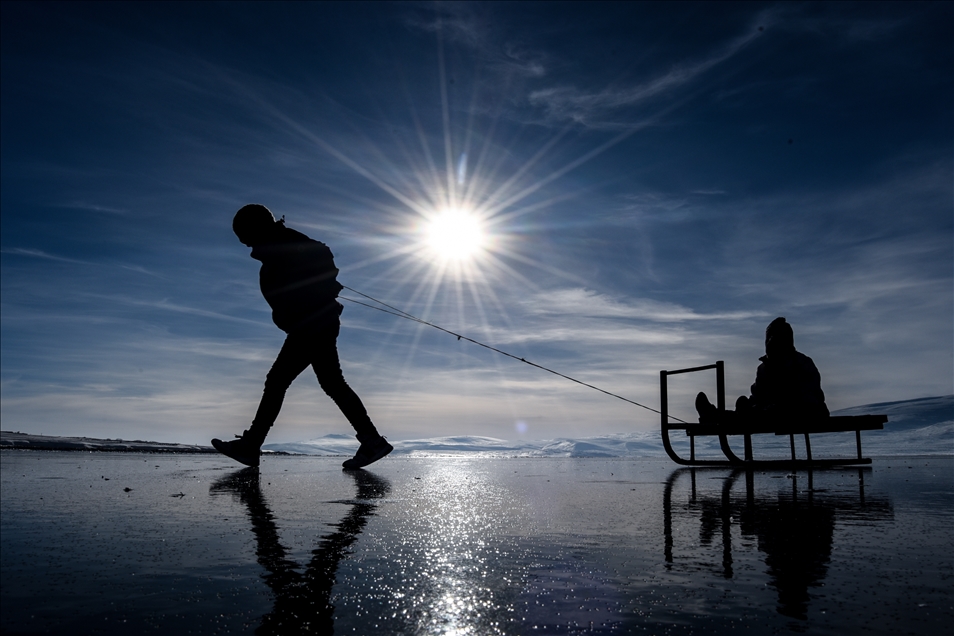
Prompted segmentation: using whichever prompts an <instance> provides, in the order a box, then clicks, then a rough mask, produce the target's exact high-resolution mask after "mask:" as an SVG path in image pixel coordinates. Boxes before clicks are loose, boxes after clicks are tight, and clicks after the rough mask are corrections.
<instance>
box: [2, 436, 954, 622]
mask: <svg viewBox="0 0 954 636" xmlns="http://www.w3.org/2000/svg"><path fill="white" fill-rule="evenodd" d="M952 464H954V462H952V459H951V458H949V457H947V458H936V457H935V458H894V459H878V460H876V462H875V464H874V467H873V468H871V469H862V470H858V469H844V470H828V471H816V472H814V473H813V474H812V475H811V482H810V483H809V475H808V474H807V473H805V472H803V471H802V472H798V473H788V472H787V471H776V472H770V471H766V472H757V473H754V474H752V475H750V476H749V477H748V478H747V476H746V474H745V473H744V472H743V473H733V472H731V471H729V470H722V469H719V470H695V471H692V470H687V469H675V468H673V466H672V465H671V464H669V463H667V462H666V461H663V460H658V459H645V460H638V459H637V460H634V459H552V458H551V459H486V458H479V459H473V458H467V459H458V458H453V459H447V458H426V459H424V458H398V459H394V460H388V461H385V462H381V463H380V465H377V464H376V465H375V466H374V467H373V468H374V470H369V471H359V472H357V473H347V472H342V471H341V470H340V467H339V465H338V459H335V458H319V457H309V458H303V457H269V458H267V459H266V461H265V462H264V465H263V467H262V470H261V473H260V475H256V473H255V472H254V471H249V470H246V471H241V470H239V469H238V468H237V467H236V466H234V465H233V464H230V463H228V462H227V461H226V460H222V459H219V458H217V457H214V456H208V457H207V456H191V457H190V456H174V455H139V454H112V453H59V452H31V451H3V453H2V462H0V477H2V482H0V483H2V497H0V506H2V508H0V538H2V550H0V559H2V567H0V594H2V599H0V600H2V608H3V609H2V618H0V628H2V631H3V632H4V633H8V632H24V633H42V632H50V633H67V632H68V633H77V634H83V633H90V634H92V633H144V632H150V633H184V632H187V631H191V632H192V633H197V634H202V633H224V632H227V633H254V632H256V631H257V632H258V633H276V634H278V633H282V634H286V633H301V632H309V631H310V632H315V633H328V632H329V631H330V630H332V629H333V630H334V632H335V633H339V634H346V633H355V634H375V633H395V634H397V633H403V634H475V635H483V634H518V633H520V634H522V633H530V632H532V633H580V632H590V631H594V632H602V633H662V632H666V633H673V634H683V633H684V634H689V633H693V634H699V633H702V634H705V633H723V632H725V631H727V630H729V629H731V630H733V631H743V632H750V633H771V632H783V633H785V632H792V631H796V632H805V631H807V632H811V633H822V634H826V633H828V634H850V633H865V634H870V633H884V634H887V633H891V634H896V633H941V631H943V630H944V629H949V625H950V624H951V621H952V619H954V609H952V602H951V600H950V599H951V598H952V597H954V595H952V592H954V575H952V572H954V556H952V555H954V531H952V527H954V523H952V521H954V519H952V517H954V506H952V503H954V483H952V482H954V471H952V467H954V466H952ZM127 489H128V490H127Z"/></svg>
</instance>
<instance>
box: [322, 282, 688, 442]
mask: <svg viewBox="0 0 954 636" xmlns="http://www.w3.org/2000/svg"><path fill="white" fill-rule="evenodd" d="M342 287H344V288H345V289H347V290H348V291H350V292H354V293H355V294H358V295H359V296H362V297H364V298H367V299H368V300H370V301H373V302H376V303H378V304H379V305H382V306H383V307H387V309H382V308H381V307H376V306H374V305H369V304H368V303H365V302H361V301H360V300H355V299H354V298H348V297H346V296H339V299H340V300H347V301H348V302H352V303H354V304H356V305H363V306H364V307H369V308H371V309H376V310H378V311H383V312H384V313H386V314H391V315H392V316H397V317H398V318H404V319H405V320H411V321H413V322H417V323H420V324H422V325H427V326H428V327H433V328H434V329H439V330H440V331H443V332H444V333H448V334H450V335H452V336H457V339H458V340H466V341H467V342H472V343H474V344H475V345H479V346H481V347H483V348H485V349H490V350H491V351H496V352H497V353H500V354H502V355H505V356H507V357H508V358H513V359H514V360H519V361H520V362H523V363H524V364H529V365H530V366H531V367H536V368H538V369H542V370H543V371H546V372H547V373H552V374H553V375H558V376H560V377H561V378H566V379H567V380H569V381H571V382H576V383H577V384H582V385H583V386H585V387H589V388H591V389H594V390H596V391H599V392H600V393H605V394H606V395H609V396H612V397H614V398H617V399H620V400H622V401H624V402H629V403H630V404H633V405H635V406H638V407H640V408H643V409H646V410H647V411H652V412H653V413H660V412H659V411H658V410H656V409H654V408H653V407H651V406H646V405H645V404H640V403H639V402H636V401H634V400H630V399H629V398H625V397H623V396H622V395H617V394H615V393H612V392H610V391H607V390H605V389H601V388H600V387H598V386H594V385H592V384H587V383H586V382H583V381H582V380H577V379H576V378H572V377H570V376H568V375H566V374H563V373H560V372H559V371H554V370H553V369H548V368H547V367H545V366H542V365H539V364H537V363H536V362H530V361H529V360H527V359H525V358H521V357H520V356H515V355H514V354H512V353H507V352H506V351H503V350H501V349H498V348H496V347H491V346H490V345H489V344H485V343H483V342H480V341H479V340H474V339H473V338H468V337H467V336H465V335H462V334H459V333H457V332H455V331H451V330H450V329H445V328H443V327H441V326H440V325H435V324H434V323H432V322H428V321H426V320H422V319H420V318H418V317H417V316H414V315H411V314H409V313H407V312H406V311H403V310H401V309H398V308H397V307H392V306H391V305H389V304H387V303H386V302H383V301H381V300H378V299H377V298H373V297H371V296H368V295H367V294H364V293H361V292H359V291H358V290H357V289H354V288H352V287H348V286H347V285H342ZM660 414H661V413H660ZM669 417H670V419H674V420H676V421H677V422H682V423H683V424H685V423H686V422H685V421H683V420H680V419H679V418H678V417H674V416H672V415H670V416H669Z"/></svg>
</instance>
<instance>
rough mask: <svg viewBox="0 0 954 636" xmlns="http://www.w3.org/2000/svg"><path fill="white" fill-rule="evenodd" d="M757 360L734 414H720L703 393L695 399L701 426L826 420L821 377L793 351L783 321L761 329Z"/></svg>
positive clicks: (805, 358) (787, 326)
mask: <svg viewBox="0 0 954 636" xmlns="http://www.w3.org/2000/svg"><path fill="white" fill-rule="evenodd" d="M759 360H761V362H762V364H760V365H759V368H758V371H756V374H755V384H753V385H752V389H751V390H752V396H751V397H746V396H744V395H743V396H740V397H739V399H738V400H736V403H735V411H734V412H733V411H726V412H725V413H722V414H720V413H719V411H718V409H717V408H716V407H715V406H714V405H713V404H711V403H710V402H709V398H708V397H706V394H705V393H699V395H697V396H696V411H698V412H699V421H700V422H701V423H703V424H709V423H717V422H720V421H752V420H762V419H776V420H777V419H783V420H795V419H817V418H821V417H828V415H829V413H828V407H827V406H825V394H824V392H823V391H822V388H821V374H819V373H818V369H817V368H816V367H815V363H814V362H812V359H811V358H809V357H808V356H806V355H804V354H802V353H799V352H798V351H796V350H795V334H794V332H793V331H792V326H791V325H790V324H788V323H787V322H785V318H781V317H779V318H776V319H775V320H773V321H772V322H771V323H770V324H769V326H768V327H767V328H766V329H765V355H764V356H762V357H761V358H759Z"/></svg>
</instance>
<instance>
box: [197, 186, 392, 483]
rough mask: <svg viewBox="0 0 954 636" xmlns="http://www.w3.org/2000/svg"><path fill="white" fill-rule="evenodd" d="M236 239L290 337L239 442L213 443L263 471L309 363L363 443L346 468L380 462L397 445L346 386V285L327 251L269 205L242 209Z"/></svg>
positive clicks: (235, 225) (234, 227)
mask: <svg viewBox="0 0 954 636" xmlns="http://www.w3.org/2000/svg"><path fill="white" fill-rule="evenodd" d="M232 230H233V231H234V232H235V235H236V236H238V239H239V240H240V241H241V242H242V243H244V244H245V245H247V246H248V247H251V248H252V253H251V256H252V258H254V259H255V260H258V261H261V262H262V268H261V270H260V272H259V283H260V285H261V288H262V294H263V295H264V296H265V300H266V301H267V302H268V304H269V305H270V306H271V308H272V320H273V321H274V322H275V325H277V326H278V328H279V329H281V330H282V331H284V332H285V333H287V334H288V336H287V337H286V338H285V344H283V345H282V348H281V351H279V353H278V357H277V358H276V359H275V363H274V364H273V365H272V368H271V370H270V371H269V372H268V375H267V376H266V378H265V391H264V393H263V394H262V400H261V403H260V404H259V407H258V411H257V412H256V414H255V419H253V420H252V425H251V426H250V427H249V428H248V430H246V431H244V432H243V433H242V435H236V437H238V439H236V440H233V441H229V442H223V441H222V440H219V439H213V440H212V445H213V446H214V447H215V448H216V450H218V451H219V452H220V453H222V454H223V455H228V456H229V457H231V458H232V459H234V460H236V461H239V462H241V463H243V464H245V465H247V466H258V464H259V457H260V455H261V449H262V444H263V443H264V442H265V436H266V435H267V434H268V430H269V429H270V428H271V427H272V424H274V423H275V418H277V417H278V412H279V411H280V410H281V408H282V402H283V401H284V399H285V391H286V390H287V389H288V387H289V385H291V383H292V380H294V379H295V378H296V377H298V375H299V374H300V373H301V372H302V371H304V370H305V369H306V368H307V367H308V366H309V365H310V366H311V367H312V369H313V370H314V371H315V375H317V376H318V384H320V385H321V388H322V389H324V391H325V393H327V394H328V397H330V398H331V399H332V400H334V402H335V404H337V405H338V408H340V409H341V412H342V413H343V414H344V416H345V417H346V418H347V419H348V421H349V422H350V423H351V426H353V427H354V429H355V431H356V433H357V438H358V441H359V442H360V443H361V446H360V447H359V448H358V452H357V454H355V456H354V457H352V458H351V459H349V460H347V461H346V462H345V463H344V467H345V468H347V469H354V468H361V467H363V466H367V465H368V464H370V463H372V462H375V461H377V460H379V459H381V458H382V457H384V456H385V455H387V454H388V453H390V452H391V451H392V450H394V448H393V447H392V446H391V445H390V444H389V443H388V442H387V440H385V439H384V438H383V437H382V436H381V435H380V434H379V433H378V431H377V429H376V428H375V427H374V424H373V423H372V422H371V418H369V417H368V412H367V411H366V410H365V408H364V404H362V403H361V399H360V398H359V397H358V396H357V394H355V392H354V391H353V390H352V389H351V387H350V386H348V383H347V382H345V379H344V376H343V375H342V373H341V365H340V363H339V361H338V346H337V340H338V331H339V329H340V327H341V322H340V319H339V317H340V316H341V312H342V309H343V307H342V306H341V303H339V302H338V301H337V300H336V299H337V297H338V292H340V291H341V289H342V286H341V284H340V283H339V282H338V281H337V276H338V269H337V268H336V267H335V262H334V256H333V255H332V253H331V250H330V249H328V246H327V245H325V244H324V243H321V242H319V241H315V240H313V239H310V238H308V237H307V236H305V235H304V234H302V233H301V232H296V231H295V230H292V229H290V228H287V227H285V217H282V219H281V220H280V221H276V220H275V217H274V216H272V213H271V211H269V209H268V208H266V207H265V206H264V205H258V204H250V205H246V206H244V207H243V208H242V209H240V210H239V211H238V212H237V213H236V214H235V218H234V219H233V221H232Z"/></svg>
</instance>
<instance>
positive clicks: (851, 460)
mask: <svg viewBox="0 0 954 636" xmlns="http://www.w3.org/2000/svg"><path fill="white" fill-rule="evenodd" d="M708 369H715V371H716V399H717V402H716V409H717V410H718V411H719V413H724V412H725V368H724V363H723V362H722V360H719V361H718V362H716V363H715V364H708V365H705V366H702V367H692V368H689V369H676V370H673V371H665V370H663V371H660V372H659V394H660V416H661V423H662V431H661V432H662V442H663V447H664V448H665V449H666V454H668V455H669V457H670V458H671V459H672V460H673V461H674V462H676V463H677V464H681V465H683V466H725V467H750V468H756V467H758V468H793V467H799V466H806V465H810V466H846V465H855V464H870V463H871V458H870V457H863V456H862V454H861V431H877V430H881V429H883V428H884V424H885V422H887V421H888V416H887V415H840V416H834V417H826V418H819V419H812V420H806V421H803V422H798V423H790V422H786V423H784V424H782V423H772V422H744V423H742V422H730V423H726V424H698V423H692V422H688V423H687V422H678V423H673V422H670V421H669V420H670V417H669V397H668V384H667V378H668V377H669V376H670V375H677V374H680V373H693V372H695V371H706V370H708ZM670 431H685V432H686V435H687V436H688V437H689V458H688V459H686V458H684V457H680V456H679V455H678V454H677V453H676V452H675V450H673V447H672V443H671V441H670V439H669V433H670ZM852 431H854V433H855V443H856V446H857V449H858V455H857V457H838V458H827V457H826V458H824V459H814V458H812V444H811V440H810V438H809V436H810V435H817V434H820V433H849V432H852ZM758 434H773V435H788V438H789V442H790V445H791V449H792V456H791V459H755V458H754V457H753V456H752V436H753V435H758ZM704 435H717V436H718V437H719V446H720V447H721V448H722V453H723V454H724V455H725V457H726V459H724V460H722V459H696V437H700V436H704ZM796 435H804V436H805V455H806V457H805V458H804V459H798V458H796V457H795V436H796ZM730 436H742V438H743V443H744V451H743V457H744V459H743V458H741V457H739V456H738V455H736V454H735V452H734V451H733V450H732V447H731V446H730V445H729V437H730Z"/></svg>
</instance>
